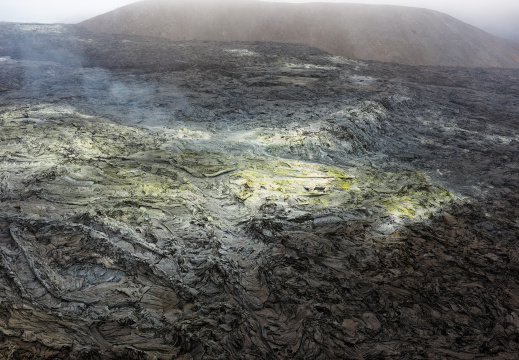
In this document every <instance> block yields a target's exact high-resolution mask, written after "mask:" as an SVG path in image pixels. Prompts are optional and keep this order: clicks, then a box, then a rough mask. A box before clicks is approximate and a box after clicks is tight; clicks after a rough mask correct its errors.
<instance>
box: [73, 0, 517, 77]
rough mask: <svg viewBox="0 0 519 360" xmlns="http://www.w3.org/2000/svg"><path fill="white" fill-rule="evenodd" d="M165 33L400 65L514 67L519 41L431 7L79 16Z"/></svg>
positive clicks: (153, 9) (197, 8) (160, 10)
mask: <svg viewBox="0 0 519 360" xmlns="http://www.w3.org/2000/svg"><path fill="white" fill-rule="evenodd" d="M79 26H80V27H83V28H86V29H88V30H90V31H93V32H104V33H118V34H132V35H148V36H160V37H165V38H168V39H172V40H177V41H182V40H216V41H275V42H289V43H305V44H308V45H312V46H315V47H318V48H320V49H322V50H325V51H327V52H329V53H332V54H335V55H340V56H344V57H348V58H354V59H363V60H377V61H386V62H396V63H400V64H407V65H445V66H463V67H514V68H517V67H519V43H517V42H515V41H511V40H506V39H502V38H499V37H496V36H493V35H490V34H488V33H486V32H484V31H483V30H480V29H478V28H476V27H474V26H471V25H468V24H466V23H463V22H461V21H459V20H456V19H455V18H453V17H451V16H449V15H446V14H443V13H440V12H436V11H432V10H426V9H420V8H410V7H401V6H386V5H360V4H338V3H304V4H301V3H299V4H294V3H269V2H261V1H255V0H218V1H214V0H176V1H167V0H145V1H140V2H137V3H134V4H130V5H127V6H124V7H122V8H119V9H116V10H114V11H111V12H108V13H106V14H103V15H99V16H96V17H94V18H91V19H89V20H86V21H84V22H82V23H80V24H79Z"/></svg>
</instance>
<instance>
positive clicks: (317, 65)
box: [0, 24, 519, 359]
mask: <svg viewBox="0 0 519 360" xmlns="http://www.w3.org/2000/svg"><path fill="white" fill-rule="evenodd" d="M518 77H519V72H518V71H517V70H513V69H463V68H445V67H412V66H403V65H395V64H389V63H377V62H363V61H354V60H349V59H345V58H342V57H338V56H332V55H330V54H328V53H325V52H323V51H321V50H318V49H315V48H310V47H307V46H304V45H297V44H281V43H265V42H227V43H216V42H203V41H199V42H196V41H194V42H191V41H186V42H169V41H168V40H165V39H160V38H145V37H135V36H123V35H120V36H111V35H96V34H92V33H87V32H83V31H80V30H78V29H75V28H73V27H68V26H62V25H30V24H23V25H16V24H0V128H1V131H0V264H1V266H0V357H6V358H13V359H34V358H41V359H117V358H126V359H172V358H174V359H177V358H178V359H267V358H268V359H375V358H398V359H470V358H485V359H515V358H516V354H517V353H518V351H519V343H518V341H519V340H518V335H519V310H517V309H518V307H519V284H518V280H517V277H516V276H515V274H516V273H517V271H518V270H519V269H518V267H519V250H518V248H517V241H518V238H517V237H518V236H517V234H518V226H519V223H518V222H517V218H518V215H519V214H518V210H517V209H518V204H517V201H518V199H519V195H518V179H519V174H518V170H519V165H518V163H517V155H518V152H519V148H518V147H519V145H518V144H519V143H518V140H519V139H518V121H517V120H518V115H519V92H518V88H517V79H518Z"/></svg>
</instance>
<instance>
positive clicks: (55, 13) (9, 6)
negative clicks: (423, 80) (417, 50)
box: [0, 0, 519, 41]
mask: <svg viewBox="0 0 519 360" xmlns="http://www.w3.org/2000/svg"><path fill="white" fill-rule="evenodd" d="M215 1H219V0H215ZM242 1H250V0H242ZM268 1H274V2H293V3H302V2H316V1H309V0H306V1H305V0H303V1H297V0H268ZM133 2H135V1H133V0H105V1H103V0H91V1H82V2H77V1H76V2H70V1H64V0H48V1H39V0H19V1H16V2H14V1H11V2H3V3H2V4H0V21H7V22H38V23H77V22H80V21H83V20H86V19H88V18H90V17H93V16H96V15H100V14H102V13H105V12H107V11H110V10H113V9H115V8H117V7H121V6H124V5H127V4H130V3H133ZM326 2H336V3H337V2H355V3H362V4H387V5H402V6H413V7H423V8H427V9H432V10H436V11H440V12H444V13H447V14H449V15H451V16H454V17H455V18H457V19H459V20H462V21H464V22H466V23H469V24H471V25H474V26H476V27H479V28H481V29H483V30H485V31H488V32H490V33H492V34H494V35H497V36H501V37H506V38H509V39H514V40H517V41H519V22H518V21H517V19H518V18H519V2H518V1H516V0H495V1H492V0H480V1H465V0H464V1H449V0H436V1H433V0H421V1H420V0H393V1H391V0H379V1H376V0H357V1H343V0H342V1H341V0H327V1H326Z"/></svg>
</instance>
